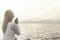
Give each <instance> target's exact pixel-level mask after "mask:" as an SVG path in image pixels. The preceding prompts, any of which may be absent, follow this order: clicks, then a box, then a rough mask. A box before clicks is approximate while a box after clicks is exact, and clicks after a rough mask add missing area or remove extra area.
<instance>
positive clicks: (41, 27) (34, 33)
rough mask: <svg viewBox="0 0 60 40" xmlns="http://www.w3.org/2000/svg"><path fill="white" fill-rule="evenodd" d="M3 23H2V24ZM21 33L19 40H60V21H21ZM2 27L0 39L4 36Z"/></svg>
mask: <svg viewBox="0 0 60 40" xmlns="http://www.w3.org/2000/svg"><path fill="white" fill-rule="evenodd" d="M1 25H2V23H0V26H1ZM19 26H20V35H19V36H17V35H16V36H17V39H18V40H25V39H26V38H30V39H31V40H60V23H19ZM1 28H2V26H1V27H0V40H2V38H3V33H2V29H1Z"/></svg>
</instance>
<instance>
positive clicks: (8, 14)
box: [2, 10, 14, 33]
mask: <svg viewBox="0 0 60 40" xmlns="http://www.w3.org/2000/svg"><path fill="white" fill-rule="evenodd" d="M13 17H14V14H13V12H12V11H11V10H7V11H6V12H5V14H4V20H3V25H2V30H3V33H5V30H6V28H7V24H8V22H11V21H12V20H13Z"/></svg>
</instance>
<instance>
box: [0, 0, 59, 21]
mask: <svg viewBox="0 0 60 40" xmlns="http://www.w3.org/2000/svg"><path fill="white" fill-rule="evenodd" d="M8 9H11V10H12V11H13V12H14V14H15V16H16V17H18V18H19V20H20V21H21V20H26V19H37V18H38V19H60V0H0V21H3V16H4V12H5V11H6V10H8Z"/></svg>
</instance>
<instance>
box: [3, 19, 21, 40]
mask: <svg viewBox="0 0 60 40" xmlns="http://www.w3.org/2000/svg"><path fill="white" fill-rule="evenodd" d="M15 34H16V35H20V29H19V25H18V18H16V19H15V20H14V21H12V22H9V23H8V25H7V28H6V31H5V35H4V37H3V40H15Z"/></svg>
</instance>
